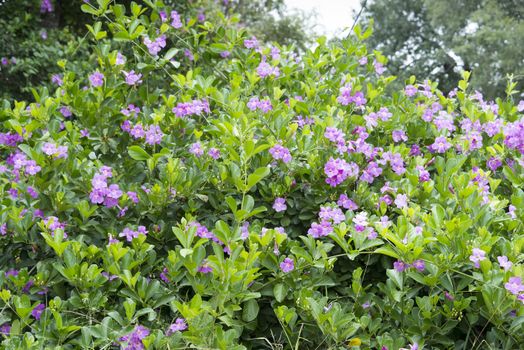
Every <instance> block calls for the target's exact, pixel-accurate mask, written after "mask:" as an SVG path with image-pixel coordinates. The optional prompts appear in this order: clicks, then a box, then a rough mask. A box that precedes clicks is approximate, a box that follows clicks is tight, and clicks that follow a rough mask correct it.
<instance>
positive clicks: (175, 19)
mask: <svg viewBox="0 0 524 350" xmlns="http://www.w3.org/2000/svg"><path fill="white" fill-rule="evenodd" d="M170 17H171V26H172V27H173V28H175V29H178V28H181V27H182V21H181V20H180V15H179V14H178V12H176V11H171V16H170Z"/></svg>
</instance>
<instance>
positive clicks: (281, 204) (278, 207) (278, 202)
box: [273, 197, 287, 213]
mask: <svg viewBox="0 0 524 350" xmlns="http://www.w3.org/2000/svg"><path fill="white" fill-rule="evenodd" d="M273 209H275V211H276V212H277V213H279V212H281V211H285V210H286V209H287V205H286V200H285V199H284V198H281V197H278V198H277V199H275V203H273Z"/></svg>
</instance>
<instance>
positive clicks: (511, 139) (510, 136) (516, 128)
mask: <svg viewBox="0 0 524 350" xmlns="http://www.w3.org/2000/svg"><path fill="white" fill-rule="evenodd" d="M504 144H505V145H506V146H507V147H508V148H510V149H516V150H517V151H519V152H520V154H521V155H524V120H522V121H520V122H514V123H508V124H506V126H505V127H504Z"/></svg>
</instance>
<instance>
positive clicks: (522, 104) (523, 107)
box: [517, 100, 524, 112]
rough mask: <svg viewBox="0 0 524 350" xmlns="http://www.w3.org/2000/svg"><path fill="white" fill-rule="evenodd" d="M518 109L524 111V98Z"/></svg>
mask: <svg viewBox="0 0 524 350" xmlns="http://www.w3.org/2000/svg"><path fill="white" fill-rule="evenodd" d="M517 111H519V112H522V111H524V100H520V101H519V104H518V106H517Z"/></svg>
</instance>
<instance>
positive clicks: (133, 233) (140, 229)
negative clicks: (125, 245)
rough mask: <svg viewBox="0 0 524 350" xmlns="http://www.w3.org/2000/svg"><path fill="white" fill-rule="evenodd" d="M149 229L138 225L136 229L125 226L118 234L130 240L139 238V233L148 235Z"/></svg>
mask: <svg viewBox="0 0 524 350" xmlns="http://www.w3.org/2000/svg"><path fill="white" fill-rule="evenodd" d="M148 232H149V231H147V229H146V227H145V226H138V227H137V229H136V231H134V230H132V229H130V228H129V227H126V228H124V230H123V231H122V232H120V233H119V234H118V237H125V238H126V240H127V241H128V242H131V241H133V238H137V237H138V236H139V235H144V236H145V235H147V233H148Z"/></svg>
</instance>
